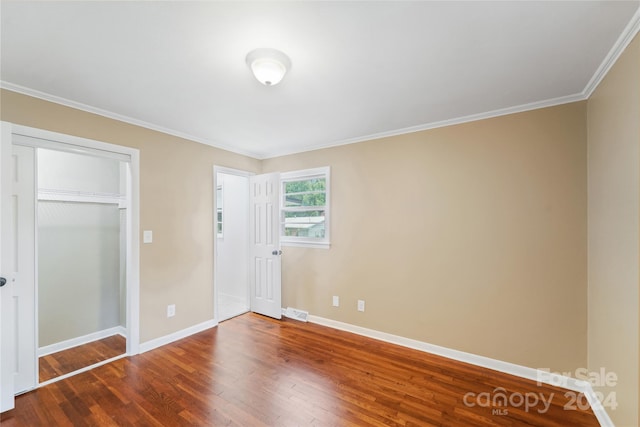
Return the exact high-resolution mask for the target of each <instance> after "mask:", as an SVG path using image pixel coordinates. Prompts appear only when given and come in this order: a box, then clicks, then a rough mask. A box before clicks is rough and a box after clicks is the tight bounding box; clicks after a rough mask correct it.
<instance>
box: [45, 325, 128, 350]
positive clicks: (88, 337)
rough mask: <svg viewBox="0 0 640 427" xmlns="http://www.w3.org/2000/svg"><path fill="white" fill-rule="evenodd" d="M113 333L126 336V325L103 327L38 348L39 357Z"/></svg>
mask: <svg viewBox="0 0 640 427" xmlns="http://www.w3.org/2000/svg"><path fill="white" fill-rule="evenodd" d="M112 335H122V336H123V337H126V336H127V330H126V328H125V327H124V326H114V327H113V328H109V329H103V330H102V331H98V332H93V333H91V334H87V335H83V336H81V337H77V338H71V339H68V340H65V341H61V342H57V343H54V344H50V345H45V346H44V347H40V348H38V357H42V356H47V355H49V354H53V353H57V352H59V351H63V350H68V349H70V348H73V347H77V346H79V345H83V344H89V343H90V342H94V341H98V340H101V339H103V338H107V337H110V336H112Z"/></svg>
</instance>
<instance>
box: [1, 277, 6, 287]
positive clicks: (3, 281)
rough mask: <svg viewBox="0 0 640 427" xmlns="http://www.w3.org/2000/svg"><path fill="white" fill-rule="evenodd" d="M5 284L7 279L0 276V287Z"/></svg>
mask: <svg viewBox="0 0 640 427" xmlns="http://www.w3.org/2000/svg"><path fill="white" fill-rule="evenodd" d="M6 284H7V279H5V278H4V277H0V288H1V287H3V286H4V285H6Z"/></svg>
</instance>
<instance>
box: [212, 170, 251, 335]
mask: <svg viewBox="0 0 640 427" xmlns="http://www.w3.org/2000/svg"><path fill="white" fill-rule="evenodd" d="M251 175H252V174H251V173H249V172H245V171H240V170H235V169H229V168H222V167H218V166H215V167H214V173H213V176H214V189H215V190H214V191H215V194H214V212H215V219H214V235H215V260H214V271H215V278H214V289H215V292H214V295H215V307H216V319H217V320H218V321H219V322H221V321H224V320H227V319H230V318H232V317H235V316H238V315H240V314H243V313H246V312H248V311H249V310H250V296H249V277H248V268H247V265H248V261H249V252H248V250H249V234H248V231H249V176H251Z"/></svg>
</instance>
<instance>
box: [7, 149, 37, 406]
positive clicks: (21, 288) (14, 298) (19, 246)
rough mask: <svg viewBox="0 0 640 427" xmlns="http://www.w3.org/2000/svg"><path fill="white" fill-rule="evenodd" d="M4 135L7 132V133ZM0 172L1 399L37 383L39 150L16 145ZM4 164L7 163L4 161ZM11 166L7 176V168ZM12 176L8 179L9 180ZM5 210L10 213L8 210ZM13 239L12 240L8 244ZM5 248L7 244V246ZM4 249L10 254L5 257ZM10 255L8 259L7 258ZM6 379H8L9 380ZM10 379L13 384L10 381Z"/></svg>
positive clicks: (10, 402) (8, 402)
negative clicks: (2, 283)
mask: <svg viewBox="0 0 640 427" xmlns="http://www.w3.org/2000/svg"><path fill="white" fill-rule="evenodd" d="M3 139H4V138H3ZM2 144H3V153H2V155H3V158H4V155H5V153H7V152H11V157H10V161H9V164H8V165H7V164H6V163H5V162H3V168H2V169H3V173H2V178H3V182H2V184H3V185H2V196H1V197H2V211H3V215H2V248H3V250H2V256H3V260H2V271H3V274H5V276H3V277H5V279H6V280H7V284H6V285H5V286H4V287H3V288H2V326H1V330H2V351H1V353H2V362H1V365H2V366H1V367H0V370H1V371H2V374H3V375H2V390H3V391H2V401H3V410H4V409H5V405H8V406H7V409H8V408H9V407H12V406H13V398H12V397H8V396H5V395H8V393H9V390H11V392H12V394H18V393H23V392H25V391H27V390H31V389H33V388H34V387H35V386H36V384H37V358H36V336H35V334H36V328H35V270H36V269H35V150H34V149H33V148H31V147H22V146H13V147H12V148H11V149H10V150H7V149H4V148H5V146H6V145H7V144H5V141H3V142H2ZM5 165H6V167H5ZM7 169H8V171H9V174H8V177H7V176H6V175H5V173H4V172H6V170H7ZM5 178H8V185H6V184H7V182H6V181H5ZM5 213H6V214H7V215H5ZM8 245H10V246H8ZM5 248H9V249H7V250H5ZM5 253H6V255H7V257H6V258H5ZM5 260H6V262H5ZM5 382H6V384H5ZM11 384H13V386H12V387H11Z"/></svg>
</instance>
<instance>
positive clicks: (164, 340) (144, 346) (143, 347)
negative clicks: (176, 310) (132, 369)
mask: <svg viewBox="0 0 640 427" xmlns="http://www.w3.org/2000/svg"><path fill="white" fill-rule="evenodd" d="M214 326H218V321H217V320H215V319H212V320H207V321H206V322H202V323H198V324H197V325H193V326H190V327H188V328H185V329H182V330H180V331H177V332H174V333H172V334H169V335H165V336H163V337H159V338H155V339H152V340H151V341H147V342H143V343H141V344H140V353H144V352H147V351H149V350H153V349H154V348H158V347H162V346H163V345H166V344H169V343H172V342H174V341H178V340H181V339H182V338H186V337H188V336H189V335H193V334H197V333H198V332H202V331H205V330H207V329H209V328H213V327H214Z"/></svg>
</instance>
